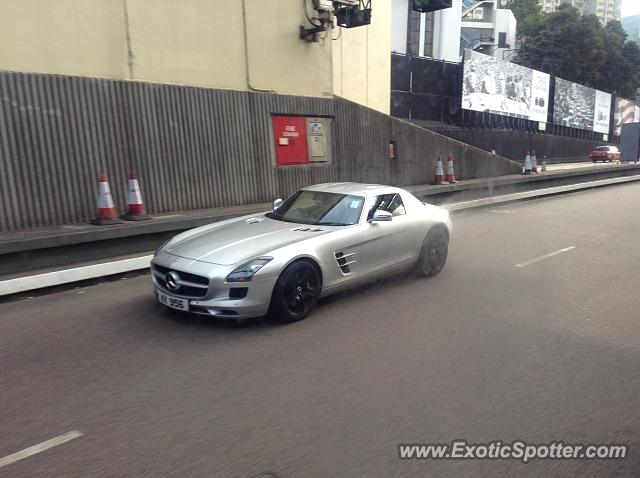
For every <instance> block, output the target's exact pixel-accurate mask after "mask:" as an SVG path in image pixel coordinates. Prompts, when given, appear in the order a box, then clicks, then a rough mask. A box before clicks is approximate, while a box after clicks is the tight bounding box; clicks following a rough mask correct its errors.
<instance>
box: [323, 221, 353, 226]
mask: <svg viewBox="0 0 640 478" xmlns="http://www.w3.org/2000/svg"><path fill="white" fill-rule="evenodd" d="M351 225H352V224H347V223H344V222H316V223H315V224H314V226H351Z"/></svg>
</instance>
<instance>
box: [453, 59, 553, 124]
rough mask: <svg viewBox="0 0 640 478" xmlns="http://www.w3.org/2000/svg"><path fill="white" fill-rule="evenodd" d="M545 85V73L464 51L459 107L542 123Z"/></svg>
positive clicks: (546, 107)
mask: <svg viewBox="0 0 640 478" xmlns="http://www.w3.org/2000/svg"><path fill="white" fill-rule="evenodd" d="M549 83H550V76H549V75H548V74H546V73H542V72H540V71H536V70H531V69H529V68H526V67H524V66H520V65H516V64H515V63H510V62H508V61H502V60H498V59H497V58H493V57H492V56H488V55H483V54H481V53H478V52H475V51H470V50H467V51H466V52H465V61H464V73H463V85H462V107H463V108H464V109H467V110H473V111H484V112H489V113H495V114H499V115H505V116H515V117H517V118H524V119H529V120H532V121H542V122H546V121H547V112H548V110H549Z"/></svg>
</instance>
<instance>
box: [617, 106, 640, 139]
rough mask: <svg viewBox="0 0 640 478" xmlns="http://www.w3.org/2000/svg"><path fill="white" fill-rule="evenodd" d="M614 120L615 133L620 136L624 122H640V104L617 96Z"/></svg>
mask: <svg viewBox="0 0 640 478" xmlns="http://www.w3.org/2000/svg"><path fill="white" fill-rule="evenodd" d="M613 121H614V123H613V125H614V126H613V134H615V135H616V136H620V134H621V133H622V125H623V124H628V123H638V122H640V106H638V105H636V104H635V103H634V102H633V101H630V100H625V99H624V98H616V112H615V115H614V119H613Z"/></svg>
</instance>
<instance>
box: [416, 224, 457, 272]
mask: <svg viewBox="0 0 640 478" xmlns="http://www.w3.org/2000/svg"><path fill="white" fill-rule="evenodd" d="M448 254H449V233H448V232H447V231H446V230H445V229H443V228H441V227H438V228H434V229H431V230H430V231H429V233H428V234H427V237H425V239H424V242H423V243H422V249H421V250H420V257H419V258H418V264H417V267H416V268H417V270H418V274H419V275H421V276H423V277H432V276H434V275H436V274H438V272H440V271H441V270H442V268H443V267H444V265H445V263H446V262H447V255H448Z"/></svg>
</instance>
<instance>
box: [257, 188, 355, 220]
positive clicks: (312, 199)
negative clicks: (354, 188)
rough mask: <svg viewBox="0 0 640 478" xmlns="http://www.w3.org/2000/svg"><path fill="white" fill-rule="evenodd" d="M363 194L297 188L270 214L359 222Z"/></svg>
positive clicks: (285, 216)
mask: <svg viewBox="0 0 640 478" xmlns="http://www.w3.org/2000/svg"><path fill="white" fill-rule="evenodd" d="M363 205H364V197H362V196H352V195H347V194H336V193H328V192H323V191H298V192H297V193H295V194H294V195H293V196H291V197H290V198H289V199H287V200H286V201H285V202H284V203H282V206H280V207H279V208H278V209H276V210H275V211H273V212H270V213H269V214H267V217H269V218H271V219H276V220H278V221H287V222H296V223H300V224H314V225H325V226H350V225H352V224H357V223H358V221H359V220H360V213H361V212H362V206H363Z"/></svg>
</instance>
